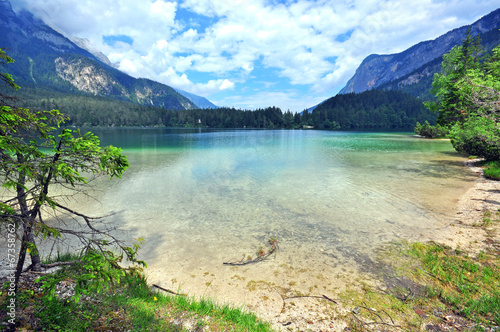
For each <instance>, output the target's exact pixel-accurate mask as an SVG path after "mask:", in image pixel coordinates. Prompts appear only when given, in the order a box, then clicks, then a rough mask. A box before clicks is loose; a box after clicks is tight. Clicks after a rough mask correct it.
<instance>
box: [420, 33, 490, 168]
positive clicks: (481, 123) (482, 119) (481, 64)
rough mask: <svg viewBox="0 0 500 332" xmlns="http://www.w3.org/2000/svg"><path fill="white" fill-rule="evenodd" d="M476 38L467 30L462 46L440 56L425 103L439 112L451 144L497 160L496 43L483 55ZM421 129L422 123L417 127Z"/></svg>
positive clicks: (441, 122)
mask: <svg viewBox="0 0 500 332" xmlns="http://www.w3.org/2000/svg"><path fill="white" fill-rule="evenodd" d="M482 54H483V48H482V46H481V45H480V40H479V38H476V39H473V38H472V37H471V36H470V31H469V33H468V34H467V36H466V38H465V39H464V40H463V42H462V45H460V46H457V47H455V48H453V49H452V50H451V51H450V52H449V53H447V54H445V55H444V56H443V63H442V71H441V73H440V74H436V75H435V77H434V82H433V90H432V92H433V93H434V94H435V95H436V97H437V101H436V102H434V103H427V106H428V107H429V108H430V109H431V110H434V111H437V112H439V116H438V124H440V125H442V126H446V127H448V128H450V134H449V137H450V138H451V142H452V144H453V147H454V148H455V149H456V150H457V151H458V152H460V153H464V154H466V155H469V156H471V155H473V156H477V157H481V158H485V159H486V160H499V159H500V128H499V125H498V122H499V114H500V113H499V111H500V46H497V47H495V48H493V50H492V54H491V56H484V55H482ZM417 127H418V128H415V130H416V131H417V130H418V131H422V130H423V129H424V128H423V127H424V126H417Z"/></svg>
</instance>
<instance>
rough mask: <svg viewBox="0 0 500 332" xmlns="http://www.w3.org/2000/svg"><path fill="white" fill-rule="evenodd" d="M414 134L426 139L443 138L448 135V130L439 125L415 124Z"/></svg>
mask: <svg viewBox="0 0 500 332" xmlns="http://www.w3.org/2000/svg"><path fill="white" fill-rule="evenodd" d="M414 130H415V134H417V135H420V136H423V137H427V138H444V137H446V135H448V130H447V129H446V128H445V127H442V126H441V125H439V124H436V125H435V126H431V125H430V124H429V122H428V121H425V122H424V124H423V125H421V124H420V122H417V124H416V125H415V129H414Z"/></svg>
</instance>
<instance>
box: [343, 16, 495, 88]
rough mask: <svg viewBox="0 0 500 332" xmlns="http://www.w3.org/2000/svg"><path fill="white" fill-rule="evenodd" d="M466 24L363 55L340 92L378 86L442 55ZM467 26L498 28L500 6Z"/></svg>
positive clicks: (482, 30) (462, 34) (457, 41)
mask: <svg viewBox="0 0 500 332" xmlns="http://www.w3.org/2000/svg"><path fill="white" fill-rule="evenodd" d="M468 28H469V26H464V27H461V28H457V29H454V30H452V31H449V32H448V33H446V34H444V35H442V36H440V37H438V38H436V39H434V40H430V41H425V42H421V43H418V44H416V45H414V46H412V47H410V48H409V49H407V50H405V51H403V52H401V53H397V54H386V55H378V54H372V55H370V56H368V57H366V58H365V59H364V60H363V62H362V63H361V65H360V66H359V67H358V69H357V70H356V73H355V74H354V76H353V77H352V78H351V79H350V80H349V81H348V82H347V84H346V86H345V87H344V88H343V89H342V90H341V91H340V92H339V94H345V93H350V92H363V91H366V90H370V89H373V88H378V87H380V86H382V85H384V84H386V83H388V82H391V81H394V80H396V79H399V78H402V77H404V76H405V75H408V74H410V73H412V72H413V71H415V70H417V69H418V68H420V67H422V66H424V65H425V64H427V63H430V62H432V61H433V60H435V59H437V58H441V57H442V56H443V54H445V53H447V52H448V51H450V50H451V49H452V48H453V46H455V45H458V44H460V43H461V41H462V39H463V38H464V37H465V34H466V32H467V29H468ZM470 28H471V33H472V35H478V34H480V33H485V32H488V31H491V30H494V29H498V28H500V9H497V10H495V11H493V12H491V13H490V14H488V15H486V16H484V17H482V18H481V19H480V20H478V21H476V22H475V23H473V24H471V25H470ZM431 74H432V73H431Z"/></svg>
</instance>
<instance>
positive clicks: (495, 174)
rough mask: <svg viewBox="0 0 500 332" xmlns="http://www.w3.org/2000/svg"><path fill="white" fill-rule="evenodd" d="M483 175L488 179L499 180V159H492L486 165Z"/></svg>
mask: <svg viewBox="0 0 500 332" xmlns="http://www.w3.org/2000/svg"><path fill="white" fill-rule="evenodd" d="M484 176H485V177H487V178H488V179H492V180H497V181H500V161H493V162H490V163H488V164H487V165H486V168H485V169H484Z"/></svg>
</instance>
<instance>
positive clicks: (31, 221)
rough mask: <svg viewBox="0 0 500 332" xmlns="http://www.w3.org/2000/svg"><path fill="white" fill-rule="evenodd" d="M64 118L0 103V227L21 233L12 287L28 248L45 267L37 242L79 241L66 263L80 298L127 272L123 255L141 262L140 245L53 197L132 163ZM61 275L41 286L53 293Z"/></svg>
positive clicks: (33, 258) (81, 188)
mask: <svg viewBox="0 0 500 332" xmlns="http://www.w3.org/2000/svg"><path fill="white" fill-rule="evenodd" d="M1 52H2V51H1V49H0V54H4V53H1ZM5 62H11V61H10V60H9V59H7V60H4V64H5ZM2 77H3V78H4V80H5V82H6V83H7V85H9V86H10V87H14V88H17V86H13V85H12V84H10V83H13V80H12V77H10V76H8V75H2ZM9 82H10V83H9ZM65 120H66V119H65V118H64V116H63V115H62V114H61V113H60V112H59V111H57V110H51V111H41V112H36V111H32V110H29V109H26V108H15V107H11V106H8V105H5V104H0V181H1V183H2V187H4V188H5V189H4V190H3V192H2V195H1V196H0V198H1V201H0V218H1V219H0V220H1V222H2V225H3V226H5V225H13V226H15V229H16V230H18V231H17V234H18V235H19V236H20V238H21V244H20V248H19V253H18V257H17V264H16V267H15V271H16V272H15V284H16V288H17V284H18V280H19V277H20V275H21V272H22V270H23V266H24V262H25V258H26V254H27V253H29V255H30V256H31V262H32V264H31V266H30V268H31V269H33V270H39V269H40V268H41V267H43V266H44V265H43V264H42V263H41V260H40V255H39V251H38V247H37V244H36V241H37V239H40V238H42V239H45V238H47V237H51V238H54V239H66V238H68V237H75V238H76V239H77V240H78V241H77V242H78V243H80V247H79V249H78V251H77V252H76V256H77V257H78V259H76V260H75V261H73V262H68V263H65V264H68V268H67V269H65V270H66V271H67V272H68V273H69V272H78V273H77V275H78V280H77V283H76V286H77V287H76V294H75V299H78V297H79V296H80V295H81V293H82V292H83V293H85V292H86V290H88V289H89V288H90V289H91V288H92V287H94V288H95V289H97V290H99V289H100V288H102V287H107V286H108V285H109V284H110V282H113V281H119V279H120V277H121V276H123V275H124V270H122V269H121V268H120V266H119V262H120V261H121V260H122V258H123V257H124V256H126V258H127V259H128V260H130V261H132V262H136V263H139V264H141V265H145V263H144V262H141V261H138V260H137V259H136V253H137V250H138V248H139V247H138V245H133V246H127V245H126V244H125V243H124V242H123V241H121V240H119V239H118V238H116V237H115V236H114V235H113V230H114V229H113V227H110V226H108V225H107V224H106V223H104V222H103V219H102V218H92V217H89V216H87V215H85V214H82V213H79V212H77V211H75V210H73V209H71V208H70V207H68V206H67V205H66V204H65V203H66V202H67V199H63V198H62V197H61V196H57V195H55V194H53V192H54V189H56V188H57V189H58V191H64V192H65V193H66V196H65V197H68V196H67V195H70V196H71V195H72V194H76V193H82V192H84V190H85V188H86V186H87V185H88V183H89V182H88V181H89V178H90V177H94V176H98V175H107V176H110V177H111V178H113V177H120V176H121V175H122V173H123V172H124V171H125V170H126V169H127V167H128V166H129V164H128V161H127V158H126V157H125V156H123V155H122V154H121V150H120V149H118V148H116V147H113V146H107V147H101V146H100V142H99V139H98V137H97V136H95V135H93V134H92V133H86V134H84V135H81V134H80V132H79V131H78V130H76V131H75V130H70V129H60V125H61V124H63V123H64V121H65ZM11 229H12V228H11ZM9 241H10V240H9ZM11 261H12V260H11ZM12 265H13V264H11V266H12ZM64 278H66V276H65V274H64V272H63V271H60V272H58V273H57V274H55V275H52V276H47V277H45V281H46V285H45V286H44V287H46V288H48V289H49V290H50V291H51V292H53V290H54V286H55V285H56V284H57V282H59V281H60V280H63V279H64Z"/></svg>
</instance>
